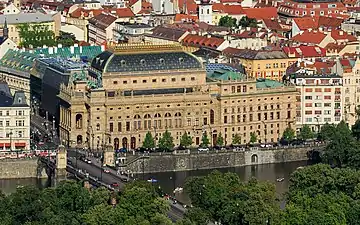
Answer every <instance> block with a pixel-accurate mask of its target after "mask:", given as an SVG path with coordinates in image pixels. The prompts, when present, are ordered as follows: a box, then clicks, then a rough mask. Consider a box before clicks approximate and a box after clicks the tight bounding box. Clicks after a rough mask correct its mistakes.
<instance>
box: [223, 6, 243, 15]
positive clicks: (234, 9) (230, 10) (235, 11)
mask: <svg viewBox="0 0 360 225" xmlns="http://www.w3.org/2000/svg"><path fill="white" fill-rule="evenodd" d="M224 12H225V13H227V14H229V15H245V11H244V9H243V7H242V6H241V5H224Z"/></svg>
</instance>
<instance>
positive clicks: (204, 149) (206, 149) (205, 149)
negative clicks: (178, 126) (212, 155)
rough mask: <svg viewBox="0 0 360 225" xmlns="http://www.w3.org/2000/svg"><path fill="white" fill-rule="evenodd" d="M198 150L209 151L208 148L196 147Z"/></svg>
mask: <svg viewBox="0 0 360 225" xmlns="http://www.w3.org/2000/svg"><path fill="white" fill-rule="evenodd" d="M198 151H199V152H207V151H209V148H198Z"/></svg>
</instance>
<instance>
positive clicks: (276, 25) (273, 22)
mask: <svg viewBox="0 0 360 225" xmlns="http://www.w3.org/2000/svg"><path fill="white" fill-rule="evenodd" d="M263 22H264V25H265V27H266V28H267V29H269V30H272V31H288V30H289V29H285V28H283V27H282V26H281V25H280V22H279V21H278V20H277V19H275V18H271V19H263Z"/></svg>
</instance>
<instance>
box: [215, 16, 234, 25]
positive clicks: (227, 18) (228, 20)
mask: <svg viewBox="0 0 360 225" xmlns="http://www.w3.org/2000/svg"><path fill="white" fill-rule="evenodd" d="M219 26H223V27H236V26H237V25H236V18H232V17H231V16H223V17H221V18H220V20H219Z"/></svg>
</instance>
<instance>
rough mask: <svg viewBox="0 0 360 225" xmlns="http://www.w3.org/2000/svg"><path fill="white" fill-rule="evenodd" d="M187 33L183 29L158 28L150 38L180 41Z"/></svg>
mask: <svg viewBox="0 0 360 225" xmlns="http://www.w3.org/2000/svg"><path fill="white" fill-rule="evenodd" d="M185 33H186V31H184V30H181V29H175V28H169V27H163V26H157V27H155V28H154V29H153V30H152V34H150V35H148V36H151V37H154V38H159V39H164V40H170V41H179V39H180V38H181V36H183V35H184V34H185Z"/></svg>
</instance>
